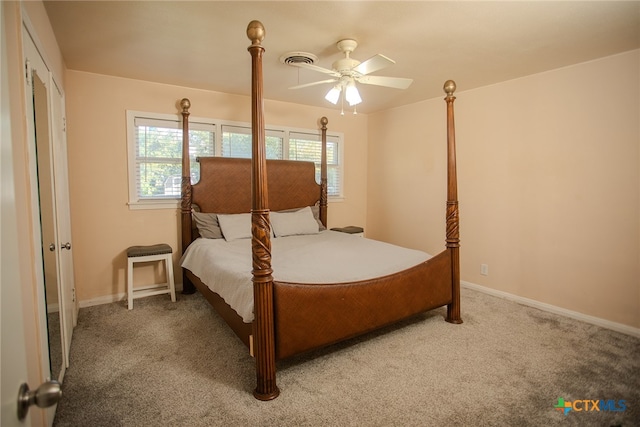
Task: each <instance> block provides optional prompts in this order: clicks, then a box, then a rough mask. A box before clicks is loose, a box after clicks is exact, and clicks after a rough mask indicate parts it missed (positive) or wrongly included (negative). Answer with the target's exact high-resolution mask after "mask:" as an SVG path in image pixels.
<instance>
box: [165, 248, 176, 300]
mask: <svg viewBox="0 0 640 427" xmlns="http://www.w3.org/2000/svg"><path fill="white" fill-rule="evenodd" d="M165 263H166V264H167V265H166V267H167V283H168V284H169V290H170V291H171V302H176V284H175V282H174V280H173V259H172V257H171V254H167V259H166V260H165Z"/></svg>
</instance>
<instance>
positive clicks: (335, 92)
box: [324, 86, 341, 105]
mask: <svg viewBox="0 0 640 427" xmlns="http://www.w3.org/2000/svg"><path fill="white" fill-rule="evenodd" d="M340 92H341V88H340V86H334V87H332V88H331V90H330V91H329V92H327V94H326V95H325V97H324V99H326V100H327V101H329V102H330V103H332V104H333V105H336V104H337V103H338V99H340Z"/></svg>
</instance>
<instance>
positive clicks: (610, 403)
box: [553, 397, 627, 415]
mask: <svg viewBox="0 0 640 427" xmlns="http://www.w3.org/2000/svg"><path fill="white" fill-rule="evenodd" d="M553 407H554V408H555V409H556V411H561V412H564V414H565V415H568V414H569V412H571V411H575V412H600V411H612V412H623V411H626V410H627V403H626V401H625V400H617V401H616V400H611V399H597V400H592V399H580V400H574V401H572V402H570V401H568V400H564V398H562V397H559V398H558V403H556V404H555V405H553Z"/></svg>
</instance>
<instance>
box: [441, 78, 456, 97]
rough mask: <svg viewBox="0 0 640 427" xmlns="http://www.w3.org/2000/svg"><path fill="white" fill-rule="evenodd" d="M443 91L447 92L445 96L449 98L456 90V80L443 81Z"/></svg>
mask: <svg viewBox="0 0 640 427" xmlns="http://www.w3.org/2000/svg"><path fill="white" fill-rule="evenodd" d="M443 89H444V91H445V93H446V94H447V98H450V97H452V96H453V92H455V91H456V82H454V81H453V80H447V81H446V82H444V87H443Z"/></svg>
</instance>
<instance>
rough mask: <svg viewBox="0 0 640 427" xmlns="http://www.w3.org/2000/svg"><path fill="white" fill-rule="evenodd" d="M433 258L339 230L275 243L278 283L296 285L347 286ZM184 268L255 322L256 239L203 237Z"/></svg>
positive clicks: (185, 257) (188, 253) (273, 263)
mask: <svg viewBox="0 0 640 427" xmlns="http://www.w3.org/2000/svg"><path fill="white" fill-rule="evenodd" d="M429 258H431V255H429V254H427V253H425V252H421V251H417V250H413V249H407V248H402V247H399V246H394V245H390V244H388V243H384V242H379V241H376V240H370V239H365V238H362V237H357V236H352V235H350V234H345V233H339V232H335V231H322V232H320V233H318V234H312V235H301V236H288V237H279V238H272V239H271V266H272V268H273V279H274V280H275V281H281V282H293V283H344V282H353V281H358V280H367V279H372V278H375V277H380V276H386V275H389V274H392V273H396V272H399V271H402V270H406V269H408V268H410V267H413V266H415V265H417V264H420V263H421V262H424V261H426V260H427V259H429ZM181 264H182V267H184V268H187V269H189V270H190V271H191V272H192V273H193V274H195V275H196V276H198V277H199V278H200V279H201V280H202V282H203V283H205V284H206V285H207V286H208V287H209V288H210V289H211V290H213V291H214V292H216V293H218V294H219V295H220V296H221V297H222V298H223V299H224V300H225V301H226V302H227V304H229V305H230V306H231V307H232V308H233V309H234V310H235V311H236V312H237V313H238V314H239V315H240V316H241V317H242V319H243V320H244V321H245V322H247V323H249V322H251V321H252V320H253V285H252V281H251V278H252V276H251V269H252V260H251V239H240V240H233V241H230V242H227V241H225V240H224V239H202V238H200V239H197V240H196V241H194V242H193V243H191V245H190V246H189V248H187V251H186V252H185V254H184V255H183V257H182V260H181Z"/></svg>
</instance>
